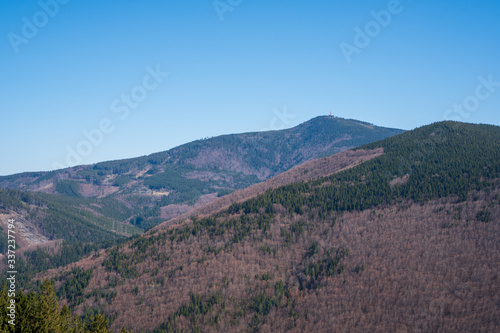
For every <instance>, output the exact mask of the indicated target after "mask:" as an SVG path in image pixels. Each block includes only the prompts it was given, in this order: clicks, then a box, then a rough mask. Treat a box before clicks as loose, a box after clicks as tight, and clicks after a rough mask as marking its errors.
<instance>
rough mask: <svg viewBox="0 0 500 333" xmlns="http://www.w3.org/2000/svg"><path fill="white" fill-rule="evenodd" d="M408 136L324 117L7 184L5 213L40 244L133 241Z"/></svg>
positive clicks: (0, 182) (3, 182)
mask: <svg viewBox="0 0 500 333" xmlns="http://www.w3.org/2000/svg"><path fill="white" fill-rule="evenodd" d="M402 132H403V131H402V130H398V129H390V128H383V127H378V126H374V125H372V124H368V123H365V122H361V121H357V120H349V119H342V118H334V117H317V118H314V119H312V120H310V121H308V122H306V123H303V124H301V125H299V126H297V127H294V128H291V129H287V130H280V131H268V132H256V133H244V134H232V135H223V136H219V137H215V138H211V139H205V140H198V141H194V142H191V143H188V144H185V145H182V146H179V147H176V148H173V149H171V150H168V151H165V152H160V153H155V154H152V155H149V156H143V157H139V158H132V159H126V160H119V161H110V162H102V163H97V164H94V165H81V166H75V167H72V168H67V169H62V170H56V171H52V172H28V173H21V174H16V175H11V176H3V177H0V188H4V189H8V191H7V190H2V192H0V194H1V195H2V196H3V197H2V200H0V209H2V207H3V206H4V205H2V203H3V202H11V201H15V202H17V204H16V205H15V206H12V207H10V208H9V209H10V210H8V209H7V208H6V207H3V213H4V215H5V216H7V215H9V214H11V215H16V216H18V217H19V219H20V220H22V221H24V222H25V223H24V224H26V225H27V226H29V228H30V230H32V232H31V233H30V235H34V236H33V237H31V238H34V239H37V238H38V239H39V240H42V239H43V237H45V238H47V239H50V240H53V239H57V238H60V239H65V240H67V241H74V240H75V239H78V238H80V237H81V241H86V240H88V239H89V238H91V236H90V235H91V234H94V235H101V234H102V233H103V232H104V234H106V235H107V236H104V234H103V236H102V237H101V236H99V237H97V239H96V240H102V239H108V238H109V237H121V236H124V235H132V234H134V233H138V232H141V231H144V230H146V229H149V228H151V227H152V226H155V225H157V224H158V223H160V222H163V221H165V220H168V219H171V218H174V217H176V216H178V215H181V214H183V213H186V212H187V211H189V210H191V209H193V208H195V207H199V206H201V205H203V204H205V203H208V202H211V201H214V200H215V199H217V198H218V197H220V196H223V195H225V194H228V193H231V192H233V191H235V190H238V189H242V188H246V187H248V186H249V185H252V184H255V183H258V182H261V181H263V180H266V179H269V178H270V177H273V176H275V175H278V174H280V173H282V172H284V171H286V170H289V169H290V168H292V167H294V166H296V165H299V164H301V163H304V162H307V161H310V160H312V159H315V158H319V157H324V156H328V155H332V154H334V153H337V152H340V151H343V150H347V149H350V148H353V147H357V146H360V145H363V144H367V143H370V142H373V141H376V140H380V139H383V138H387V137H389V136H392V135H395V134H399V133H402ZM13 190H14V191H13ZM7 197H9V198H7ZM22 198H24V199H22ZM5 223H6V222H5ZM64 226H67V228H65V227H64ZM68 228H69V229H75V231H72V232H70V231H69V230H66V229H68ZM76 229H78V230H79V231H77V230H76ZM93 230H95V231H93ZM83 235H85V236H83ZM28 238H29V237H28ZM0 239H1V237H0ZM32 243H33V242H32Z"/></svg>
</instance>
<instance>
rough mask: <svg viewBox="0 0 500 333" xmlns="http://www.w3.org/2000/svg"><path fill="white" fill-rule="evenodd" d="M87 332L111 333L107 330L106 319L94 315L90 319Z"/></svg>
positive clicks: (99, 315)
mask: <svg viewBox="0 0 500 333" xmlns="http://www.w3.org/2000/svg"><path fill="white" fill-rule="evenodd" d="M88 330H89V331H90V332H92V333H112V332H111V331H110V330H109V329H108V319H107V318H106V317H105V316H104V315H103V314H97V315H94V316H93V317H92V318H91V319H90V323H89V325H88Z"/></svg>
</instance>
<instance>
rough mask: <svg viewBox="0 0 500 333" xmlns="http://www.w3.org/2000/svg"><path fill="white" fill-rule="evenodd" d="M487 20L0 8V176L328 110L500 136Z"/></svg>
mask: <svg viewBox="0 0 500 333" xmlns="http://www.w3.org/2000/svg"><path fill="white" fill-rule="evenodd" d="M499 18H500V1H498V0H475V1H472V0H467V1H466V0H441V1H431V0H401V1H397V0H391V1H388V0H383V1H379V0H370V1H364V0H358V1H347V0H338V1H335V0H329V1H326V0H325V1H323V0H318V1H305V0H293V1H291V0H287V1H285V0H272V1H263V0H253V1H250V0H221V1H213V0H161V1H160V0H148V1H138V0H136V1H131V0H120V1H118V0H108V1H96V0H88V1H77V0H70V1H68V0H41V1H18V0H3V1H1V2H0V112H1V118H0V119H1V120H0V125H1V126H0V156H1V160H0V161H1V163H0V175H6V174H12V173H17V172H23V171H42V170H51V169H54V168H58V167H59V168H60V167H64V166H69V165H72V164H75V163H78V164H90V163H95V162H99V161H105V160H115V159H121V158H128V157H137V156H142V155H146V154H150V153H153V152H158V151H163V150H167V149H169V148H172V147H175V146H177V145H180V144H183V143H186V142H189V141H192V140H196V139H200V138H204V137H211V136H217V135H221V134H228V133H241V132H249V131H259V130H264V129H282V128H285V127H292V126H295V125H298V124H300V123H302V122H304V121H307V120H309V119H311V118H313V117H316V116H318V115H326V114H328V113H329V112H330V110H333V113H334V115H337V116H341V117H344V118H355V119H359V120H364V121H368V122H372V123H374V124H377V125H381V126H387V127H397V128H402V129H413V128H415V127H419V126H422V125H425V124H429V123H432V122H436V121H441V120H443V119H454V120H461V121H466V122H473V123H489V124H495V125H500V112H499V111H500V110H499V109H500V61H499V59H500V19H499ZM167 73H168V74H167Z"/></svg>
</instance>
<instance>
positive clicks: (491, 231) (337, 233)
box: [53, 122, 500, 332]
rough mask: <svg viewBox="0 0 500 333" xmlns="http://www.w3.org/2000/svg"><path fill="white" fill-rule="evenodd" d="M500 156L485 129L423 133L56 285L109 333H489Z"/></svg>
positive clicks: (132, 243) (135, 244) (443, 126)
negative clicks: (127, 332) (295, 332)
mask: <svg viewBox="0 0 500 333" xmlns="http://www.w3.org/2000/svg"><path fill="white" fill-rule="evenodd" d="M499 144H500V131H499V129H498V127H494V126H478V125H467V124H461V123H454V122H443V123H437V124H433V125H430V126H426V127H423V128H420V129H417V130H415V131H412V132H408V133H404V134H401V135H399V136H395V137H393V138H390V139H386V140H384V141H381V142H379V143H376V144H372V145H369V146H365V147H363V148H369V149H373V148H377V147H383V148H384V152H385V153H384V154H383V155H381V156H379V157H377V158H375V159H372V160H369V161H367V162H365V163H363V164H360V165H358V166H356V167H353V168H351V169H347V170H344V171H341V172H338V173H335V174H333V175H330V176H327V177H322V178H319V179H316V180H312V181H308V182H300V183H294V184H291V185H286V186H283V187H280V188H277V189H274V190H270V191H268V192H266V193H264V194H262V195H259V196H257V197H255V198H253V199H250V200H247V201H244V202H241V203H234V204H233V205H231V206H230V207H229V208H228V209H226V210H225V211H222V212H221V213H218V214H217V215H214V216H208V217H203V218H193V219H192V220H188V221H185V222H184V223H181V224H180V225H178V226H172V227H169V228H167V229H165V230H159V231H156V232H154V233H148V234H146V235H143V236H138V237H135V238H134V239H132V240H129V241H127V242H124V243H122V244H119V245H117V246H113V247H110V248H108V249H107V250H106V252H105V253H104V254H103V255H98V256H97V255H96V256H94V257H92V258H90V259H88V260H90V261H87V262H86V265H85V267H81V268H71V269H66V270H64V271H63V272H62V273H60V274H59V275H57V276H56V277H53V278H54V282H55V284H56V285H57V290H58V294H59V295H61V297H63V298H64V299H65V300H66V301H67V304H68V306H69V308H70V309H72V310H74V311H78V312H79V313H94V312H99V311H102V313H104V314H106V315H107V316H108V317H109V318H112V319H113V321H112V323H111V327H112V328H113V329H115V330H117V329H119V328H121V327H122V326H125V327H127V328H129V329H134V330H146V331H152V332H176V331H204V330H208V331H210V330H216V331H220V330H222V331H241V330H250V331H259V330H263V331H265V330H280V331H282V330H290V329H293V328H298V329H299V330H319V331H321V330H325V329H326V328H327V327H330V326H329V325H333V323H329V322H330V321H331V320H332V319H330V318H336V319H335V320H336V321H337V322H336V324H335V325H337V326H336V327H337V328H339V330H342V328H344V329H346V328H347V327H358V329H367V328H370V330H375V331H377V330H385V331H394V330H398V329H403V328H409V327H419V328H420V329H421V330H423V331H434V330H439V329H444V330H451V331H454V330H457V328H458V327H462V328H463V327H467V328H468V329H471V330H488V329H490V330H491V329H492V328H493V327H495V325H497V324H495V321H494V318H495V314H498V311H497V310H496V308H495V306H494V305H493V304H494V302H495V300H494V297H495V296H494V295H495V292H494V290H495V282H494V281H495V274H496V273H495V271H496V270H495V269H494V267H497V264H500V256H499V255H500V254H499V253H498V251H497V250H494V249H496V248H498V247H495V244H496V242H497V236H495V235H497V233H498V227H499V222H500V221H498V216H499V214H500V208H499V207H500V193H499V183H498V182H499V179H500V177H499V176H500V165H499V162H500V156H499V154H500V149H499V148H500V147H499ZM359 230H361V231H359ZM388 239H390V240H391V241H384V240H388ZM469 248H470V249H471V250H472V249H473V250H472V252H469V251H468V249H469ZM413 258H425V265H419V264H418V263H417V262H416V261H415V259H413ZM422 260H424V259H422ZM89 267H90V268H89ZM473 270H474V271H475V272H476V273H474V275H473V276H471V275H464V274H465V272H472V271H473ZM460 272H464V273H463V274H462V273H460ZM429 274H431V276H432V278H431V279H430V280H429ZM457 274H458V275H460V276H459V277H458V275H457ZM471 274H472V273H471ZM381 276H385V277H384V278H383V279H382V277H381ZM398 276H399V277H398ZM415 279H416V280H415ZM442 279H445V281H449V282H447V284H446V288H445V289H444V290H443V291H442V292H441V293H442V294H443V295H444V296H442V297H441V298H438V299H436V298H435V294H436V290H440V289H442V288H443V286H440V283H441V282H440V281H443V280H442ZM418 281H421V282H418ZM367 288H368V289H367ZM340 290H343V291H344V292H342V293H340V292H339V291H340ZM363 290H365V292H363ZM488 294H490V295H492V296H493V298H490V297H486V296H484V295H488ZM328 295H330V296H328ZM333 295H336V296H335V297H333ZM341 295H342V296H341ZM418 295H421V296H419V297H420V298H419V297H417V296H418ZM416 297H417V298H416ZM314 300H317V302H318V306H315V305H314V304H315V301H314ZM357 303H358V304H357ZM395 303H400V306H399V309H393V308H392V307H393V304H395ZM319 304H321V306H319ZM427 307H429V309H427ZM474 307H476V308H480V309H481V312H480V313H477V312H470V311H469V310H467V309H470V308H474ZM142 309H147V310H146V313H147V318H149V319H145V318H143V317H137V315H136V314H135V313H142V314H143V315H146V314H145V313H144V312H143V311H144V310H142ZM326 309H330V310H331V311H333V312H334V313H336V315H335V317H329V316H325V314H324V313H323V312H324V311H326ZM341 309H344V310H341ZM384 309H391V311H389V312H388V310H384ZM424 310H425V312H422V311H424ZM122 311H126V314H124V315H122ZM349 311H350V312H352V313H356V316H355V317H353V316H351V315H349V313H350V312H349ZM358 311H360V312H358ZM464 311H465V312H466V313H470V315H468V316H470V317H467V316H465V315H464ZM391 313H392V314H394V313H397V314H398V315H397V318H399V320H400V322H399V323H395V322H394V321H393V319H391V318H392V317H391ZM419 313H421V314H420V315H419ZM363 314H364V315H363ZM419 316H420V317H419ZM377 317H378V318H384V320H377V319H376V318H377ZM132 318H135V319H132ZM353 318H364V319H363V320H361V321H360V320H358V321H357V322H353ZM419 318H420V319H419ZM492 320H493V321H492Z"/></svg>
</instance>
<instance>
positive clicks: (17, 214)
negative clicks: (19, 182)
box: [0, 188, 140, 254]
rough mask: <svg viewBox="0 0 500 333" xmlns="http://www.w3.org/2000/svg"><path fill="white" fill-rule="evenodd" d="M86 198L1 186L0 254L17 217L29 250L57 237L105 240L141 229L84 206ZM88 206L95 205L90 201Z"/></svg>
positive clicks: (18, 235) (19, 236)
mask: <svg viewBox="0 0 500 333" xmlns="http://www.w3.org/2000/svg"><path fill="white" fill-rule="evenodd" d="M83 200H84V199H81V200H77V199H75V198H70V197H64V196H59V195H54V194H46V193H29V192H21V191H17V190H11V189H9V190H5V189H2V188H0V227H2V228H3V229H4V230H2V229H0V254H2V253H5V252H6V250H7V246H6V244H7V238H6V236H5V230H7V229H6V228H7V224H8V220H9V219H14V220H15V223H14V225H15V228H16V229H15V232H16V244H17V245H18V246H19V247H21V248H23V249H25V248H30V247H33V246H35V247H36V246H39V245H44V244H45V245H46V244H47V243H51V242H53V241H56V240H65V241H67V242H69V243H76V242H103V241H107V240H111V239H116V238H124V236H128V235H132V234H134V233H138V232H140V229H138V228H135V227H133V226H131V225H129V224H123V223H118V222H116V221H114V220H113V219H111V218H108V217H106V216H104V215H103V214H100V213H99V212H98V210H99V209H98V207H94V209H93V210H90V209H88V208H86V207H84V206H83V205H82V203H83ZM86 203H87V205H88V206H91V204H92V203H91V202H90V200H87V202H86Z"/></svg>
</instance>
